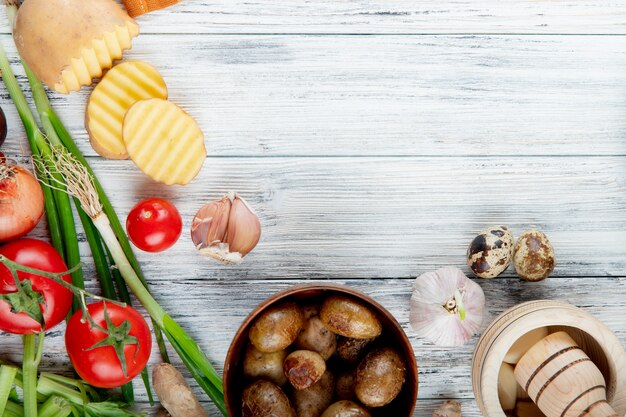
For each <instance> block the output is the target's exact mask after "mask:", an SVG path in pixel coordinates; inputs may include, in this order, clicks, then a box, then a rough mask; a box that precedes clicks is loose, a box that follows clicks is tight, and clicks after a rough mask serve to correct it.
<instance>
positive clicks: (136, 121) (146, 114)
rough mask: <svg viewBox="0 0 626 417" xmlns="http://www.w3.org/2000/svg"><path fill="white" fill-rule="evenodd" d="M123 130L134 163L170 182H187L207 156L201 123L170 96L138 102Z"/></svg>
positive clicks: (198, 169) (152, 175) (168, 183)
mask: <svg viewBox="0 0 626 417" xmlns="http://www.w3.org/2000/svg"><path fill="white" fill-rule="evenodd" d="M122 132H123V137H124V144H125V145H126V149H127V151H128V155H129V156H130V159H132V160H133V162H134V163H135V165H137V167H138V168H139V169H140V170H142V171H143V172H144V173H145V174H146V175H148V176H149V177H150V178H152V179H154V180H155V181H159V182H162V183H164V184H167V185H172V184H180V185H185V184H188V183H189V182H190V181H191V180H192V179H194V178H195V176H196V175H198V172H200V169H201V168H202V164H203V163H204V160H205V159H206V149H205V147H204V135H203V134H202V131H201V130H200V127H199V126H198V124H197V123H196V121H195V120H194V119H193V118H192V117H191V116H190V115H188V114H187V113H185V112H184V111H183V110H182V109H181V108H180V107H178V106H177V105H175V104H174V103H171V102H169V101H167V100H162V99H158V98H152V99H148V100H141V101H138V102H137V103H135V104H134V105H133V106H132V107H131V108H130V110H128V112H127V113H126V117H125V118H124V125H123V129H122Z"/></svg>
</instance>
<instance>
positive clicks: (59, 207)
mask: <svg viewBox="0 0 626 417" xmlns="http://www.w3.org/2000/svg"><path fill="white" fill-rule="evenodd" d="M5 4H6V5H7V7H6V12H7V16H8V18H9V24H10V27H13V22H14V20H15V14H16V13H17V5H16V1H15V0H5ZM0 55H2V56H1V57H0V61H2V62H0V68H1V69H2V74H3V77H2V78H3V81H4V83H5V85H6V86H7V89H8V90H9V94H10V95H11V98H12V99H13V102H14V103H15V105H16V107H17V110H18V113H19V115H20V118H21V119H22V122H23V123H24V127H25V128H26V133H27V136H28V139H29V145H30V148H31V151H32V153H33V155H37V156H40V157H48V156H49V155H50V145H52V146H58V145H60V144H61V142H60V140H59V139H58V137H57V136H56V134H55V133H54V131H53V129H52V125H51V123H50V121H49V120H48V119H47V118H45V117H41V124H42V126H43V128H44V132H45V136H44V134H43V133H42V132H41V130H40V129H39V127H38V125H37V122H36V121H35V118H34V116H33V114H32V112H31V111H30V108H29V107H28V105H27V103H26V99H25V98H24V95H23V93H22V91H21V89H20V88H19V85H18V84H17V81H16V80H15V76H14V75H13V73H12V72H11V71H9V73H6V74H5V72H6V69H7V68H8V69H10V66H9V61H8V59H7V58H6V53H5V52H4V50H2V51H0ZM20 96H21V97H20ZM16 98H17V100H16ZM44 182H46V183H49V179H44ZM55 182H56V183H57V187H56V188H54V189H49V190H47V195H46V194H44V205H45V209H46V214H47V219H48V223H49V225H50V231H51V240H52V244H53V246H54V247H55V249H56V250H57V251H58V252H59V253H60V254H61V255H62V256H63V258H64V260H65V263H66V264H67V265H68V266H69V267H70V268H73V267H74V266H76V265H78V264H79V263H80V252H79V249H78V236H77V234H76V225H75V223H74V214H73V212H72V205H71V203H70V199H69V197H68V195H67V194H66V193H65V192H64V188H65V185H64V184H63V181H62V178H56V181H55ZM71 277H72V283H73V284H74V285H75V286H77V287H79V288H83V287H84V280H83V273H82V269H80V268H78V269H76V270H75V271H74V273H72V275H71ZM78 308H79V300H77V299H74V302H73V306H72V312H74V311H76V310H77V309H78Z"/></svg>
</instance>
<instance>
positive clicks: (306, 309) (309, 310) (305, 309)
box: [300, 304, 320, 321]
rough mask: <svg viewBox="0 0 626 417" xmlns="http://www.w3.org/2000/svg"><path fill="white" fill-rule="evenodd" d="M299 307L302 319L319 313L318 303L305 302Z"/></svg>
mask: <svg viewBox="0 0 626 417" xmlns="http://www.w3.org/2000/svg"><path fill="white" fill-rule="evenodd" d="M300 309H301V310H302V318H303V319H304V321H306V320H308V319H310V318H311V317H313V316H319V315H320V306H319V305H318V304H307V305H305V306H301V307H300Z"/></svg>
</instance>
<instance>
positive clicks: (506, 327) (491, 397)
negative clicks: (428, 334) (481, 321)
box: [472, 301, 626, 417]
mask: <svg viewBox="0 0 626 417" xmlns="http://www.w3.org/2000/svg"><path fill="white" fill-rule="evenodd" d="M541 327H548V328H549V330H550V331H551V332H556V331H565V332H566V333H567V334H569V336H570V337H571V338H572V339H573V340H574V341H575V342H576V344H578V346H580V347H581V348H582V350H583V351H584V352H585V353H586V354H587V355H588V356H589V357H590V358H591V360H592V361H593V362H594V363H595V365H596V366H597V367H598V369H599V370H600V372H601V373H602V375H603V376H604V379H605V380H606V384H607V390H606V397H607V401H608V403H609V404H610V405H611V407H613V409H614V410H615V411H616V412H617V414H618V416H624V415H626V352H625V351H624V347H623V346H622V344H621V343H620V341H619V339H618V338H617V337H616V336H615V334H614V333H613V332H612V331H611V330H610V329H609V328H608V327H606V326H605V325H604V324H603V323H602V322H600V321H599V320H597V319H596V318H595V317H593V316H592V315H590V314H588V313H586V312H584V311H583V310H581V309H579V308H577V307H574V306H572V305H570V304H566V303H561V302H556V301H531V302H528V303H524V304H520V305H518V306H516V307H513V308H511V309H509V310H507V311H506V312H504V313H503V314H502V315H500V316H499V317H498V318H497V319H496V320H495V321H494V322H493V323H492V324H491V325H490V326H489V327H488V328H487V330H485V332H484V333H483V335H482V336H481V338H480V340H479V341H478V343H477V345H476V350H475V352H474V357H473V363H472V384H473V389H474V395H475V396H476V401H477V403H478V406H479V408H480V410H481V412H482V414H483V416H485V417H506V415H505V413H504V411H503V410H502V407H501V406H500V400H499V398H498V382H497V381H498V373H499V372H500V367H501V366H502V362H503V360H504V356H505V355H506V353H507V352H508V351H509V349H510V348H511V346H513V344H514V343H515V342H516V341H517V340H518V339H519V338H520V337H522V336H523V335H525V334H526V333H528V332H530V331H532V330H535V329H538V328H541Z"/></svg>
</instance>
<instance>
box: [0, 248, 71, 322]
mask: <svg viewBox="0 0 626 417" xmlns="http://www.w3.org/2000/svg"><path fill="white" fill-rule="evenodd" d="M0 254H1V255H4V256H6V257H7V258H9V259H10V260H12V261H14V262H17V263H19V264H22V265H24V266H27V267H30V268H35V269H39V270H41V271H46V272H65V271H67V269H68V268H67V266H66V265H65V262H63V258H61V255H59V253H58V252H57V251H56V249H54V247H52V245H50V244H48V243H46V242H43V241H40V240H35V239H27V238H25V239H19V240H14V241H13V242H10V243H7V244H6V245H4V246H2V247H0ZM17 276H18V278H19V279H20V281H21V282H25V281H30V287H31V289H32V291H33V292H35V293H39V294H41V296H42V297H43V300H42V302H40V303H39V307H40V308H41V311H42V313H43V319H44V322H45V323H46V326H45V330H49V329H51V328H52V327H54V326H56V325H57V324H59V323H60V322H61V321H62V320H63V319H64V318H65V317H66V316H67V314H68V313H69V311H70V308H71V306H72V293H71V291H70V290H68V289H67V288H64V287H63V286H62V285H61V284H59V283H57V282H54V281H53V280H51V279H50V278H45V277H42V276H39V275H34V274H29V273H26V272H18V274H17ZM63 279H64V280H65V281H67V282H71V278H70V276H69V275H64V276H63ZM15 292H17V287H16V286H15V279H14V278H13V275H12V274H11V271H9V269H8V268H7V267H6V266H4V265H2V264H0V294H11V293H15ZM35 295H36V294H35ZM0 330H3V331H5V332H9V333H14V334H34V333H40V332H41V331H42V328H41V324H40V323H38V322H37V320H35V319H34V318H32V317H31V316H29V315H28V314H26V313H25V312H19V313H16V312H14V311H13V310H12V308H11V306H10V305H9V303H8V302H7V301H6V300H0Z"/></svg>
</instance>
